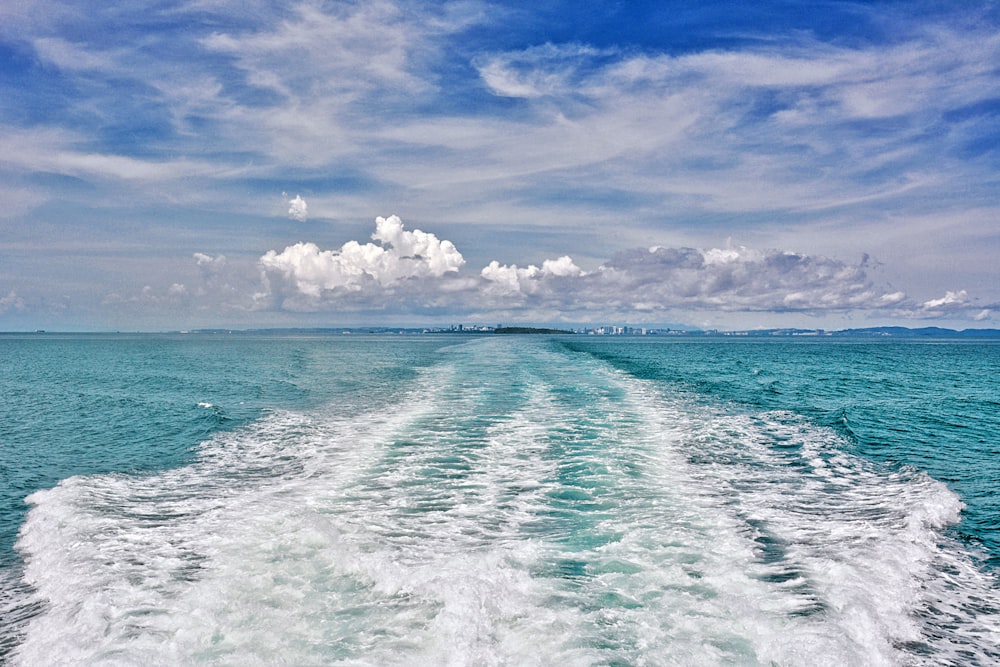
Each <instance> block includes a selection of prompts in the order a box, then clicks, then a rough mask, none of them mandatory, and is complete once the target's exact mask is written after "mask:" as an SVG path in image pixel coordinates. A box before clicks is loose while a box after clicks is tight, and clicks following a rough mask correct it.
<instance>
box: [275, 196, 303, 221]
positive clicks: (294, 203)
mask: <svg viewBox="0 0 1000 667" xmlns="http://www.w3.org/2000/svg"><path fill="white" fill-rule="evenodd" d="M281 194H282V196H283V197H285V200H286V201H287V203H288V217H289V218H291V219H292V220H298V221H299V222H305V221H306V219H307V218H308V217H309V207H308V205H307V204H306V200H305V199H303V198H302V196H301V195H295V198H294V199H288V195H286V194H285V193H281Z"/></svg>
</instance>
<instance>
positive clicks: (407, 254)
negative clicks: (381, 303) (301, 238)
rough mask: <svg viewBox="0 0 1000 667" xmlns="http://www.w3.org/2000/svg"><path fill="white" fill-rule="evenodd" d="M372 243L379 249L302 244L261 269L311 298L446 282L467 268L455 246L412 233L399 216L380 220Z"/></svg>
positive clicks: (268, 259) (274, 255)
mask: <svg viewBox="0 0 1000 667" xmlns="http://www.w3.org/2000/svg"><path fill="white" fill-rule="evenodd" d="M371 238H372V240H373V241H376V242H377V243H365V244H364V245H362V244H360V243H358V242H357V241H348V242H347V243H345V244H344V245H343V246H341V247H340V248H339V249H338V250H320V248H319V247H318V246H317V245H316V244H315V243H296V244H294V245H291V246H288V247H286V248H285V249H284V250H282V251H281V252H280V253H279V252H276V251H274V250H270V251H268V252H267V253H266V254H265V255H264V256H263V257H261V258H260V264H261V266H262V267H263V268H264V269H265V271H268V272H272V273H275V274H278V275H280V276H281V277H283V278H284V279H285V280H287V281H288V282H290V283H292V284H294V285H295V287H296V289H297V290H298V291H299V292H301V293H302V294H304V295H307V296H310V297H319V296H321V295H322V294H323V293H324V292H325V291H338V290H339V291H347V292H354V291H359V290H361V289H363V288H365V287H366V286H368V285H371V284H374V285H377V286H379V287H382V288H387V287H390V286H393V285H396V284H398V283H400V282H401V281H405V280H410V279H425V278H440V277H441V276H444V275H445V274H448V273H454V272H457V271H458V270H459V269H460V268H461V267H462V265H463V264H465V259H464V258H463V257H462V254H461V253H460V252H458V250H457V249H456V248H455V245H454V244H453V243H452V242H451V241H446V240H440V239H438V238H437V236H435V235H434V234H429V233H426V232H423V231H421V230H419V229H415V230H413V231H407V230H406V229H404V227H403V222H402V220H400V219H399V217H398V216H395V215H392V216H389V217H388V218H383V217H378V218H376V219H375V231H374V233H372V236H371Z"/></svg>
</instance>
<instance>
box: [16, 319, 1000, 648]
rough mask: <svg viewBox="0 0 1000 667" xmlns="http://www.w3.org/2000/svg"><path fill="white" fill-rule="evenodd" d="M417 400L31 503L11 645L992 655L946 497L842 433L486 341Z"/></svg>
mask: <svg viewBox="0 0 1000 667" xmlns="http://www.w3.org/2000/svg"><path fill="white" fill-rule="evenodd" d="M406 398H407V400H405V401H403V402H401V403H399V404H396V405H392V406H388V408H384V407H377V408H373V409H372V410H370V411H369V412H367V413H364V414H360V415H356V414H355V415H351V416H350V417H343V416H339V412H338V410H337V407H336V406H331V407H330V408H329V409H328V410H323V411H317V412H314V413H312V414H310V415H301V414H294V413H287V412H283V413H275V414H272V415H269V416H268V417H266V418H264V419H262V420H260V421H259V422H257V423H255V424H253V425H251V426H249V427H247V428H245V429H242V430H240V431H237V432H234V433H229V434H226V435H222V436H219V437H217V438H215V439H213V440H212V441H210V442H208V443H205V446H204V447H203V449H202V450H201V452H200V455H199V458H198V460H197V461H196V462H195V463H193V464H192V465H190V466H186V467H183V468H179V469H177V470H173V471H168V472H165V473H162V474H159V475H152V476H147V477H135V476H126V475H106V476H93V477H77V478H71V479H69V480H65V481H64V482H62V483H61V484H60V485H59V486H57V487H56V488H55V489H52V490H48V491H42V492H39V493H37V494H35V495H33V496H32V497H31V499H30V500H31V502H32V503H33V504H34V505H35V506H34V508H33V509H32V511H31V512H30V514H29V517H28V520H27V522H26V523H25V525H24V527H23V530H22V534H21V538H20V541H19V548H20V549H21V550H22V552H23V553H24V554H25V556H26V561H27V569H26V578H27V580H28V581H29V582H31V584H32V585H33V586H35V588H36V589H37V595H38V599H39V600H43V601H44V602H45V605H46V611H45V613H44V614H42V615H39V616H37V617H35V618H33V619H32V620H31V622H30V624H29V625H28V627H27V636H26V638H25V640H24V642H23V643H22V645H21V646H20V647H19V649H18V652H17V654H16V656H15V659H16V661H17V662H19V663H20V664H25V665H37V664H142V665H156V664H163V665H168V664H169V665H172V664H192V663H200V662H206V663H211V664H250V665H258V664H259V665H264V664H279V663H284V664H344V665H370V664H380V665H383V664H401V665H402V664H406V665H409V664H441V665H468V664H476V665H502V664H518V665H550V664H560V665H592V664H609V663H624V664H636V665H642V664H664V663H666V664H684V665H716V664H789V665H798V664H809V665H824V664H827V665H844V664H866V665H880V664H884V665H894V664H934V663H935V662H939V663H945V664H948V663H951V664H959V659H960V658H961V657H963V656H971V659H970V661H971V662H973V663H975V662H980V663H983V664H985V663H987V662H989V661H990V660H991V659H992V658H995V657H996V653H994V652H991V651H995V648H996V646H997V635H996V628H998V627H1000V624H997V622H996V618H997V617H996V610H995V609H994V608H993V607H992V606H991V605H989V604H987V603H986V602H985V601H984V600H989V599H990V596H992V595H993V594H994V592H995V582H993V581H992V579H990V578H989V577H986V576H985V575H983V573H982V572H979V571H978V570H976V569H975V568H974V567H973V566H972V564H971V561H970V560H969V559H968V558H967V557H966V556H963V555H962V553H961V552H960V551H959V550H956V549H946V548H942V541H943V540H944V538H943V537H942V533H941V528H942V527H943V526H945V525H947V524H948V523H949V522H953V521H955V520H956V519H957V513H958V511H959V510H960V504H959V503H958V501H957V498H956V497H955V496H954V494H952V493H951V492H950V491H948V490H947V489H946V488H945V487H944V486H943V485H942V484H940V483H938V482H936V481H934V480H932V479H930V478H928V477H926V476H925V475H920V474H916V473H913V472H908V471H901V472H896V473H890V472H887V471H884V470H882V469H881V468H878V467H876V466H873V465H870V464H867V463H865V462H863V461H861V460H859V459H855V458H853V457H851V456H848V455H846V454H845V453H844V452H843V450H842V448H841V445H842V443H841V442H840V441H839V440H838V438H837V436H836V435H835V434H834V433H833V432H832V431H829V430H826V429H822V428H817V427H815V426H813V425H810V424H808V423H806V422H804V421H802V420H800V419H799V418H797V417H796V416H795V415H791V414H784V413H771V414H763V415H746V414H738V413H735V414H731V413H727V412H725V411H719V410H709V409H707V408H703V407H698V406H696V405H694V404H692V403H691V402H689V401H686V400H684V399H682V398H679V397H676V396H672V395H670V394H668V393H666V390H664V389H663V388H662V387H659V386H657V385H655V384H653V383H649V382H644V381H639V380H636V379H634V378H631V377H629V376H626V375H624V374H620V373H616V372H613V371H610V370H608V369H607V368H606V367H605V366H603V365H602V364H600V363H599V362H597V361H594V360H592V359H589V358H587V357H570V358H567V357H566V356H564V355H563V354H561V353H557V352H555V351H554V350H552V349H550V348H548V347H547V346H546V345H545V344H542V343H534V342H533V343H528V342H522V341H512V340H509V339H497V338H493V339H488V340H486V339H483V340H479V341H474V342H472V343H469V344H467V345H459V346H456V347H455V348H453V349H451V350H450V351H449V352H448V359H447V361H446V362H445V363H442V364H440V365H438V366H436V367H434V368H432V369H430V370H427V371H425V372H424V373H423V375H422V376H421V377H420V379H419V380H418V381H417V382H416V383H415V384H414V386H413V389H412V391H411V392H410V393H409V394H408V395H407V397H406ZM359 400H360V399H359ZM977 598H978V599H979V602H980V607H979V608H978V611H977V612H975V613H973V612H972V611H970V609H972V605H973V604H974V602H975V600H976V599H977ZM962 636H965V637H970V638H973V639H972V643H971V645H970V646H966V647H962V646H959V641H960V638H961V637H962ZM963 650H964V651H965V653H961V651H963Z"/></svg>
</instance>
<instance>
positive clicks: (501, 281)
mask: <svg viewBox="0 0 1000 667" xmlns="http://www.w3.org/2000/svg"><path fill="white" fill-rule="evenodd" d="M479 275H480V276H481V277H482V278H483V279H485V280H486V281H487V282H488V283H489V285H488V286H487V290H488V291H491V292H494V293H497V294H535V293H537V292H538V291H539V290H540V289H542V286H543V282H544V281H545V280H546V279H547V278H550V277H562V278H566V277H579V276H582V275H585V272H584V271H583V270H582V269H581V268H580V267H578V266H577V265H576V264H575V263H574V262H573V260H572V258H570V257H569V256H568V255H564V256H562V257H560V258H559V259H547V260H545V261H544V262H542V268H538V267H537V266H535V265H534V264H529V265H528V267H527V268H525V269H519V268H518V267H517V264H512V265H510V266H508V265H503V266H501V265H500V262H498V261H496V260H493V261H492V262H490V263H489V265H488V266H487V267H485V268H484V269H483V270H482V271H480V273H479Z"/></svg>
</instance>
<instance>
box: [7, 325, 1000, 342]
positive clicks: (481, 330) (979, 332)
mask: <svg viewBox="0 0 1000 667" xmlns="http://www.w3.org/2000/svg"><path fill="white" fill-rule="evenodd" d="M68 334H73V335H115V334H121V335H125V334H160V335H163V334H174V335H230V334H232V335H268V334H270V335H279V334H300V335H327V336H333V335H351V334H355V335H419V334H446V335H493V334H501V335H503V334H548V335H585V336H629V337H636V336H638V337H642V336H645V337H667V336H669V337H687V338H692V337H699V338H705V337H715V338H784V337H788V338H791V337H794V338H837V337H839V338H907V339H934V338H944V339H956V338H957V339H984V338H1000V329H962V330H956V329H946V328H942V327H920V328H909V327H900V326H885V327H865V328H858V329H839V330H833V331H830V330H824V329H797V328H780V329H746V330H732V331H728V330H720V329H707V330H704V329H683V328H655V327H628V326H601V327H580V328H575V329H559V328H553V327H529V326H502V325H501V326H496V327H492V326H481V325H473V326H461V325H459V326H452V327H448V328H443V327H388V326H351V327H270V328H262V329H227V328H205V329H187V330H174V331H72V330H66V331H56V330H52V329H49V330H43V329H37V330H32V331H0V335H2V336H10V335H17V336H39V337H45V336H58V335H68Z"/></svg>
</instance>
